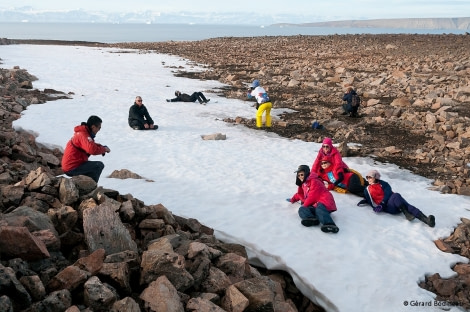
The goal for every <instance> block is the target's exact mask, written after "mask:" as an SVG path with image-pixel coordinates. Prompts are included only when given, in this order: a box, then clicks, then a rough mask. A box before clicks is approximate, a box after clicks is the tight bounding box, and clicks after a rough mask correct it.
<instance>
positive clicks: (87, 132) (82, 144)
mask: <svg viewBox="0 0 470 312" xmlns="http://www.w3.org/2000/svg"><path fill="white" fill-rule="evenodd" d="M102 122H103V121H102V120H101V118H100V117H98V116H90V117H89V118H88V121H87V122H82V123H81V125H79V126H76V127H75V128H74V129H73V131H74V132H75V133H74V134H73V137H72V138H71V139H70V140H69V141H68V142H67V145H66V146H65V151H64V156H63V157H62V170H63V171H64V173H65V174H66V175H68V176H71V177H72V176H77V175H86V176H89V177H90V178H92V179H93V180H95V182H96V183H98V180H99V178H100V175H101V172H102V171H103V168H104V164H103V163H102V162H101V161H89V160H88V157H90V155H100V154H101V155H103V156H104V155H105V153H109V152H111V150H110V149H109V147H107V146H105V145H101V144H98V143H95V140H94V138H95V136H96V134H97V133H98V131H100V129H101V123H102Z"/></svg>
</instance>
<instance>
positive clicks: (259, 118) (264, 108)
mask: <svg viewBox="0 0 470 312" xmlns="http://www.w3.org/2000/svg"><path fill="white" fill-rule="evenodd" d="M272 106H273V104H272V103H271V102H266V103H263V104H261V105H260V106H259V107H258V110H257V111H256V127H258V128H261V127H262V126H263V113H264V112H266V127H271V108H272Z"/></svg>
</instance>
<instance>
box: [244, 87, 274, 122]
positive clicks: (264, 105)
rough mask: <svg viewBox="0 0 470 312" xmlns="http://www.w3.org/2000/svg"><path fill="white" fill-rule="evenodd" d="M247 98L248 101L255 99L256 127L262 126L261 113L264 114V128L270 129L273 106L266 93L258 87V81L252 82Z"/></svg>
mask: <svg viewBox="0 0 470 312" xmlns="http://www.w3.org/2000/svg"><path fill="white" fill-rule="evenodd" d="M247 97H248V98H249V99H252V98H255V99H256V102H257V104H256V109H257V112H256V127H258V128H261V127H262V126H263V113H264V112H266V124H265V125H266V127H268V128H269V127H271V108H272V107H273V104H272V103H271V101H270V100H269V96H268V93H267V92H266V90H265V89H264V88H263V87H261V86H260V84H259V80H253V83H252V84H251V87H250V90H248V94H247Z"/></svg>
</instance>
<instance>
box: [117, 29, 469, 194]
mask: <svg viewBox="0 0 470 312" xmlns="http://www.w3.org/2000/svg"><path fill="white" fill-rule="evenodd" d="M113 46H116V47H122V48H133V49H137V50H138V51H139V53H143V52H149V53H151V52H153V51H156V52H161V53H167V54H173V55H178V56H181V57H183V58H185V59H187V60H188V62H189V63H197V64H203V65H204V66H205V67H206V69H207V71H204V72H200V73H194V72H185V71H184V70H182V69H179V68H175V70H174V71H175V75H179V76H185V77H192V78H196V79H214V80H219V81H221V82H223V83H226V84H227V85H228V87H227V88H225V89H223V90H220V95H223V96H226V97H230V98H239V99H245V97H246V89H247V85H246V83H250V82H251V81H253V79H259V80H260V81H261V84H262V85H263V86H264V87H265V88H266V89H267V90H268V93H269V95H270V97H271V99H273V104H274V107H275V108H291V109H294V110H295V111H296V112H295V113H285V114H282V116H281V120H280V121H279V122H275V123H274V126H273V127H272V128H271V129H265V131H272V132H276V133H278V134H279V135H281V136H283V137H288V138H296V139H301V140H305V141H313V142H320V141H321V140H322V138H323V137H325V136H329V137H332V138H333V141H334V143H337V144H338V143H360V144H361V147H360V148H355V149H349V150H346V151H345V153H346V154H347V155H348V156H374V157H376V159H377V160H379V161H383V162H391V163H394V164H397V165H398V166H400V167H402V168H406V169H409V170H411V171H412V172H414V173H416V174H419V175H422V176H425V177H428V178H430V179H433V180H435V182H434V184H435V185H436V189H437V190H439V191H441V192H444V193H457V194H464V195H470V179H469V170H470V168H469V166H468V165H467V164H468V162H469V160H468V159H469V155H470V146H469V138H470V129H469V128H468V125H469V122H470V119H469V117H470V106H469V104H470V82H469V73H470V40H469V36H468V35H330V36H301V35H299V36H290V37H250V38H215V39H209V40H202V41H194V42H173V41H172V42H156V43H119V44H115V45H113ZM348 85H352V86H354V88H355V89H356V90H357V92H358V93H359V94H360V95H361V96H362V100H363V104H362V106H361V108H360V115H361V118H349V117H345V116H342V115H341V108H340V107H341V105H342V103H343V102H342V100H341V98H342V95H343V93H344V90H345V87H346V86H348ZM207 91H209V90H207ZM254 115H255V111H253V116H254ZM236 117H237V116H233V119H228V120H227V121H228V122H241V123H244V124H246V125H247V126H248V127H254V119H251V120H243V119H240V118H238V119H237V118H236ZM315 120H316V121H319V122H320V123H321V124H322V125H323V126H324V127H325V129H324V130H321V131H319V130H312V128H311V125H312V123H313V121H315Z"/></svg>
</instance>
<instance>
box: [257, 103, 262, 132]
mask: <svg viewBox="0 0 470 312" xmlns="http://www.w3.org/2000/svg"><path fill="white" fill-rule="evenodd" d="M263 112H264V109H263V105H260V106H259V107H258V110H257V111H256V127H257V128H261V127H262V126H263Z"/></svg>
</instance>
